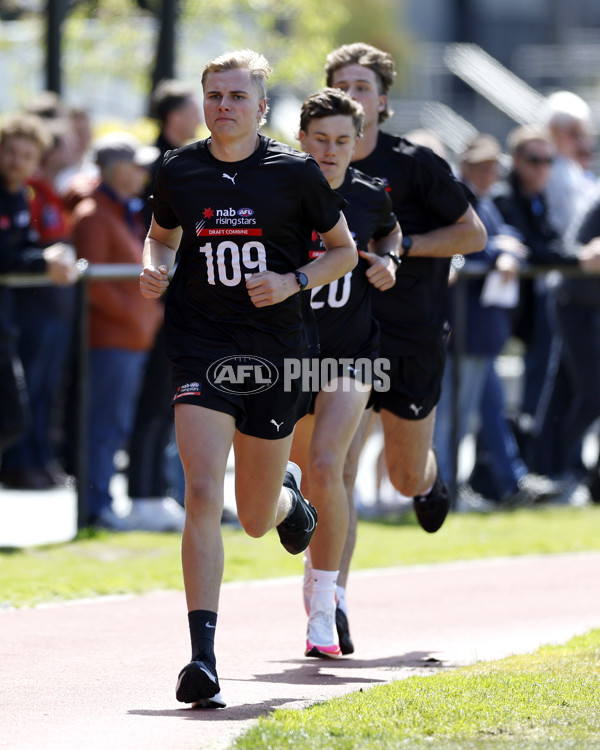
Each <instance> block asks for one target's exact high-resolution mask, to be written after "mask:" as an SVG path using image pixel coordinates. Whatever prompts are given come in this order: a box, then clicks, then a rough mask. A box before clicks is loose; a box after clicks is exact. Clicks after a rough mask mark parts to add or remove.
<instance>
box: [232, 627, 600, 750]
mask: <svg viewBox="0 0 600 750" xmlns="http://www.w3.org/2000/svg"><path fill="white" fill-rule="evenodd" d="M599 693H600V630H595V631H593V632H592V633H589V634H587V635H585V636H580V637H577V638H573V639H572V640H571V641H569V642H568V643H567V644H565V645H562V646H547V647H544V648H541V649H539V650H538V651H537V652H536V653H535V654H532V655H526V656H513V657H509V658H507V659H502V660H500V661H496V662H491V663H480V664H476V665H474V666H472V667H465V668H462V669H457V670H452V671H450V672H444V673H437V674H433V675H432V676H429V677H409V678H407V679H404V680H398V681H397V682H393V683H390V684H389V685H384V686H378V687H374V688H371V689H369V690H365V691H360V692H356V693H352V694H351V695H349V696H345V697H343V698H336V699H334V700H331V701H327V702H326V703H323V704H319V705H315V706H312V707H310V708H307V709H304V710H303V711H297V710H279V711H275V713H274V714H273V715H272V716H269V717H265V718H262V719H260V720H259V721H258V723H257V725H256V726H255V727H254V728H253V729H251V730H250V731H249V732H247V733H246V734H244V735H243V736H242V737H241V738H239V739H238V740H237V742H236V743H234V748H236V750H285V749H286V748H290V749H291V748H293V749H294V750H354V749H357V750H358V749H360V750H392V749H395V748H398V750H400V749H401V748H402V749H404V748H409V749H410V750H421V749H424V748H434V749H435V750H488V748H492V749H493V750H509V749H510V750H546V749H547V748H552V750H567V749H569V750H594V749H595V748H600V711H598V695H599Z"/></svg>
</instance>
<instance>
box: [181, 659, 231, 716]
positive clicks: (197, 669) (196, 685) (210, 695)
mask: <svg viewBox="0 0 600 750" xmlns="http://www.w3.org/2000/svg"><path fill="white" fill-rule="evenodd" d="M175 697H176V698H177V700H178V701H180V702H181V703H192V704H193V706H194V708H223V707H224V706H225V705H226V703H225V701H224V700H223V698H222V696H221V688H220V687H219V678H218V677H217V672H216V670H215V668H214V667H213V666H212V665H209V664H207V663H206V662H204V661H199V660H198V661H191V662H190V663H189V664H186V665H185V667H184V668H183V669H182V670H181V672H180V673H179V677H178V678H177V687H176V688H175Z"/></svg>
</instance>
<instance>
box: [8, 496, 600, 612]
mask: <svg viewBox="0 0 600 750" xmlns="http://www.w3.org/2000/svg"><path fill="white" fill-rule="evenodd" d="M223 537H224V544H225V581H243V580H255V579H260V578H272V577H276V576H295V575H298V576H300V575H301V573H302V559H301V557H302V556H301V555H299V556H292V555H288V554H287V553H286V552H285V551H284V550H283V548H282V547H281V544H280V543H279V538H278V536H277V534H276V533H275V532H270V533H269V534H267V535H266V536H265V537H264V538H263V539H252V538H250V537H248V536H247V535H246V534H245V533H244V532H243V531H241V530H239V529H234V528H231V527H223ZM180 545H181V540H180V537H179V535H177V534H144V533H138V532H133V533H128V534H113V533H109V532H106V531H91V532H90V531H87V532H83V533H82V534H80V536H79V537H78V538H77V539H76V540H75V541H74V542H71V543H68V544H59V545H53V546H49V547H38V548H32V549H23V550H0V607H2V606H4V607H11V606H12V607H23V606H32V605H35V604H39V603H42V602H52V601H61V600H64V599H78V598H82V597H89V596H98V595H103V594H124V593H144V592H148V591H156V590H165V589H179V590H180V589H181V588H182V587H183V581H182V575H181V555H180ZM598 549H600V506H589V507H585V508H572V507H539V508H534V509H522V510H515V511H503V512H500V511H499V512H496V513H492V514H491V515H478V514H452V515H451V516H450V517H449V518H448V520H447V521H446V523H445V524H444V526H443V527H442V529H441V530H440V531H439V532H437V534H431V535H430V534H426V533H425V532H423V530H422V529H421V528H420V527H419V526H418V525H417V523H416V521H415V519H414V516H413V514H412V513H411V514H408V515H407V516H404V517H402V518H400V519H397V520H395V521H391V520H389V521H373V522H367V521H361V522H360V523H359V529H358V543H357V547H356V552H355V555H354V558H353V561H352V567H353V569H354V570H359V569H366V568H385V567H393V566H396V565H413V564H424V563H438V562H451V561H454V560H473V559H478V558H489V557H505V556H512V555H526V554H552V553H560V552H579V551H589V550H598Z"/></svg>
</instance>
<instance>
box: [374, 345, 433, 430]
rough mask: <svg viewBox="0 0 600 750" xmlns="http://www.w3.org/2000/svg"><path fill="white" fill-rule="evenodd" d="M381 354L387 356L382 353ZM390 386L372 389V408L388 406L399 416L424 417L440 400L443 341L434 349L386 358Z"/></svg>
mask: <svg viewBox="0 0 600 750" xmlns="http://www.w3.org/2000/svg"><path fill="white" fill-rule="evenodd" d="M381 356H386V355H385V354H382V355H381ZM388 358H389V360H390V365H391V370H390V373H389V375H390V388H389V390H387V391H377V390H375V391H373V408H374V409H375V411H381V410H382V409H387V411H390V412H391V413H392V414H395V415H396V416H397V417H401V418H402V419H411V420H419V419H425V417H427V416H428V415H429V414H430V413H431V411H432V410H433V408H434V407H435V405H436V404H437V403H438V401H439V400H440V394H441V392H442V377H443V375H444V366H445V364H446V340H445V338H442V337H440V340H439V346H438V347H437V349H436V350H435V351H430V352H427V353H424V354H408V355H397V356H391V357H389V356H388Z"/></svg>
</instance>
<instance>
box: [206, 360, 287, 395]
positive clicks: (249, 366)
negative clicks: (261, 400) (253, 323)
mask: <svg viewBox="0 0 600 750" xmlns="http://www.w3.org/2000/svg"><path fill="white" fill-rule="evenodd" d="M206 379H207V380H208V382H209V383H210V384H211V385H212V386H213V388H216V389H217V390H218V391H222V392H223V393H237V394H240V395H245V394H250V393H262V392H263V391H268V390H269V388H272V387H273V386H274V385H275V383H276V382H277V381H278V380H279V372H278V371H277V368H276V367H275V365H273V364H272V363H271V362H269V360H268V359H264V357H255V356H254V355H251V354H250V355H245V356H244V355H239V354H237V355H232V356H230V357H223V358H222V359H219V360H217V361H216V362H213V363H212V365H211V366H210V367H209V368H208V370H207V371H206Z"/></svg>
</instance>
